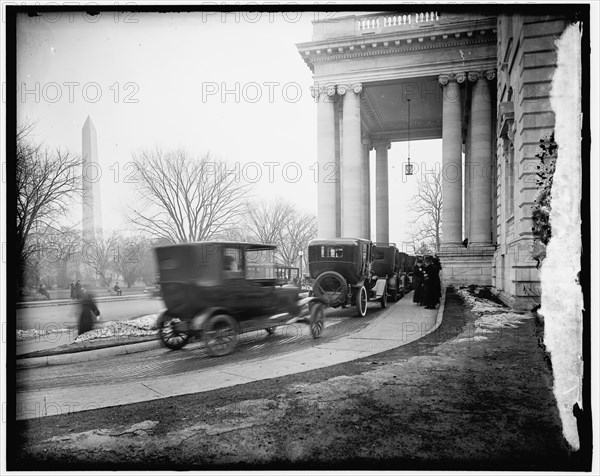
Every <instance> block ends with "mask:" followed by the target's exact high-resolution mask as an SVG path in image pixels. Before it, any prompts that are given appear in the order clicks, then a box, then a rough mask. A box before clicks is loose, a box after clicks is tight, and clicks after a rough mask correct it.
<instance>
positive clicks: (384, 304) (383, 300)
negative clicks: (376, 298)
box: [381, 284, 387, 309]
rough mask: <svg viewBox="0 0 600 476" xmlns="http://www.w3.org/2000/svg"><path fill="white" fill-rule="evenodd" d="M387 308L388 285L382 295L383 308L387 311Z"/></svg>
mask: <svg viewBox="0 0 600 476" xmlns="http://www.w3.org/2000/svg"><path fill="white" fill-rule="evenodd" d="M386 307H387V284H386V285H385V286H384V288H383V294H382V295H381V308H382V309H385V308H386Z"/></svg>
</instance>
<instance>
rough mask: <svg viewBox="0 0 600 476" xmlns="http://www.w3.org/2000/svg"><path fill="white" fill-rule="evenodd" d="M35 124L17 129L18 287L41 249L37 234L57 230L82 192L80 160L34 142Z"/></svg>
mask: <svg viewBox="0 0 600 476" xmlns="http://www.w3.org/2000/svg"><path fill="white" fill-rule="evenodd" d="M33 129H34V126H33V125H32V124H25V125H21V126H19V129H18V131H17V156H16V177H15V179H16V188H17V223H16V225H17V230H16V235H17V257H18V258H17V259H18V266H19V273H18V278H17V279H18V287H19V289H20V288H21V287H22V286H24V285H25V282H24V271H25V268H26V266H27V263H28V262H29V261H31V259H32V258H33V257H34V255H35V254H36V253H37V252H38V251H39V249H40V243H39V240H33V239H31V238H32V237H33V235H34V234H36V233H37V234H38V235H39V233H41V232H42V231H44V230H46V231H48V230H53V229H57V228H58V227H57V223H56V222H57V218H59V217H60V216H61V215H64V214H65V213H66V212H67V211H68V205H69V203H70V200H71V199H72V198H73V197H74V196H75V195H76V194H77V193H78V192H80V191H81V180H80V177H79V171H80V168H81V159H80V158H79V157H77V156H74V155H72V154H70V153H69V152H68V151H63V150H60V149H56V150H53V151H51V150H50V149H49V148H47V147H44V146H43V145H42V144H40V143H34V142H33V141H32V140H31V138H30V134H31V133H32V131H33Z"/></svg>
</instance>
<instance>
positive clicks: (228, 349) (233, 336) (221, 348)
mask: <svg viewBox="0 0 600 476" xmlns="http://www.w3.org/2000/svg"><path fill="white" fill-rule="evenodd" d="M205 329H206V330H205V331H204V343H205V344H206V348H207V350H208V352H209V354H210V355H212V356H215V357H221V356H223V355H227V354H231V353H232V352H233V351H234V349H235V346H236V345H237V322H236V320H235V319H234V318H233V317H231V316H230V315H228V314H215V315H213V316H211V317H209V318H208V319H207V321H206V323H205Z"/></svg>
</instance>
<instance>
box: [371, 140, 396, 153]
mask: <svg viewBox="0 0 600 476" xmlns="http://www.w3.org/2000/svg"><path fill="white" fill-rule="evenodd" d="M373 148H374V149H375V150H377V149H381V148H385V149H386V150H390V149H391V148H392V143H391V142H390V141H389V140H381V139H380V140H375V141H373Z"/></svg>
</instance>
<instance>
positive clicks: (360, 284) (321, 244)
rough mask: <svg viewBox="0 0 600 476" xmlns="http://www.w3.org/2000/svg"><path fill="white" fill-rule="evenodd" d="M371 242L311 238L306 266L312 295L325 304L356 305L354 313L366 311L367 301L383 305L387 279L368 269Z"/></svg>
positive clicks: (362, 314)
mask: <svg viewBox="0 0 600 476" xmlns="http://www.w3.org/2000/svg"><path fill="white" fill-rule="evenodd" d="M374 250H375V245H374V244H373V242H371V241H369V240H364V239H360V238H335V239H330V240H322V239H317V240H312V241H310V242H309V244H308V269H309V272H310V277H311V278H312V279H314V283H313V289H312V295H313V296H316V297H318V298H319V299H320V300H321V301H323V303H325V305H327V306H329V307H334V308H335V307H339V306H342V307H345V306H347V305H352V306H355V307H356V314H357V315H358V316H361V317H363V316H365V315H366V313H367V302H368V301H369V300H372V301H373V300H378V301H379V302H380V303H381V307H386V306H387V281H386V279H385V277H383V278H382V279H379V277H378V276H375V275H374V274H373V270H372V268H371V265H372V262H373V252H374Z"/></svg>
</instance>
